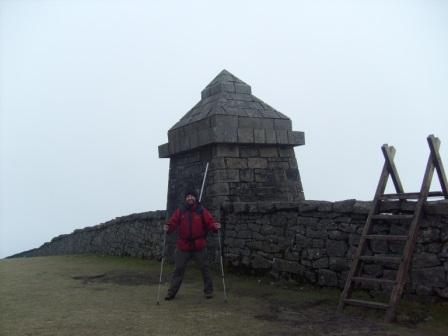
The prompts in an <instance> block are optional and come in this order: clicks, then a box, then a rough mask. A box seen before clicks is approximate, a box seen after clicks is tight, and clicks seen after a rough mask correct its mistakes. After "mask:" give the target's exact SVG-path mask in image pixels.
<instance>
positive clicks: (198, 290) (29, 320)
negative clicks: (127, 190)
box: [0, 255, 448, 336]
mask: <svg viewBox="0 0 448 336" xmlns="http://www.w3.org/2000/svg"><path fill="white" fill-rule="evenodd" d="M159 269H160V263H158V262H153V261H145V260H142V259H135V258H118V257H110V256H105V257H104V256H95V255H82V256H57V257H36V258H21V259H6V260H1V261H0V298H1V299H0V335H8V336H9V335H11V336H15V335H21V336H23V335H33V336H35V335H62V336H65V335H98V336H101V335H195V336H197V335H251V336H253V335H266V336H267V335H285V336H287V335H297V334H300V335H324V334H325V335H350V334H356V335H446V334H447V331H448V322H447V319H446V317H447V316H448V307H447V305H443V304H440V305H431V306H428V305H421V304H411V303H409V302H404V304H403V305H402V306H403V312H404V313H407V314H408V315H409V314H411V312H416V311H417V312H419V314H423V312H424V314H425V316H426V317H428V316H430V317H431V318H430V319H427V318H426V319H427V321H425V322H421V323H420V324H418V325H412V328H410V327H409V326H410V325H409V324H402V325H386V324H383V323H382V322H381V319H382V315H379V314H375V313H370V311H369V312H363V311H360V310H351V309H348V310H347V313H345V314H342V315H341V314H337V313H336V312H335V310H336V306H337V301H338V298H339V291H337V290H323V289H318V288H313V287H306V286H305V287H299V286H297V285H295V286H291V285H287V286H286V285H281V284H278V283H276V284H272V283H271V281H270V279H267V278H256V277H242V276H235V275H226V284H227V287H228V289H229V291H228V294H229V302H228V303H224V301H223V294H222V287H221V283H220V275H219V274H217V273H214V274H213V278H214V282H215V297H214V298H213V299H211V300H206V299H205V298H203V296H202V280H201V277H200V274H199V272H198V271H197V270H196V267H195V266H193V265H190V267H189V268H188V270H187V275H186V278H185V281H184V284H183V285H182V287H181V290H180V292H179V294H178V296H177V297H176V299H175V300H173V301H170V302H166V301H163V296H164V295H165V293H166V290H167V282H166V281H167V280H168V278H169V273H170V272H171V270H172V269H171V266H167V268H166V270H165V272H164V273H165V276H164V278H165V282H164V284H163V285H162V290H161V298H162V300H161V302H160V305H156V295H157V284H158V280H159ZM282 287H288V288H282ZM403 312H402V314H403ZM411 315H412V314H411ZM423 320H424V319H423Z"/></svg>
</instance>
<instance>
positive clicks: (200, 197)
mask: <svg viewBox="0 0 448 336" xmlns="http://www.w3.org/2000/svg"><path fill="white" fill-rule="evenodd" d="M207 172H208V162H207V165H206V166H205V173H204V178H203V179H202V186H201V193H200V194H199V203H201V200H202V193H203V191H204V186H205V179H206V178H207Z"/></svg>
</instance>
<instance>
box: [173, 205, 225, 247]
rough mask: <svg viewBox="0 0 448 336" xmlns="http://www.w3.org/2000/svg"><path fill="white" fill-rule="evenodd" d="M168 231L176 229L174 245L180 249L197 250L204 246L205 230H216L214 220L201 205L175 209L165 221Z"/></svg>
mask: <svg viewBox="0 0 448 336" xmlns="http://www.w3.org/2000/svg"><path fill="white" fill-rule="evenodd" d="M167 225H168V227H169V228H168V233H172V232H174V231H176V230H177V233H178V235H177V241H176V246H177V248H178V249H179V250H181V251H199V250H202V249H203V248H204V247H205V243H206V234H207V231H215V232H216V231H218V229H217V227H216V220H215V219H214V218H213V216H212V215H211V214H210V212H208V210H207V209H205V208H204V207H202V206H201V205H194V206H192V207H191V208H187V207H185V206H183V207H181V208H179V209H177V210H176V211H175V212H174V214H173V215H172V216H171V218H170V219H169V220H168V222H167Z"/></svg>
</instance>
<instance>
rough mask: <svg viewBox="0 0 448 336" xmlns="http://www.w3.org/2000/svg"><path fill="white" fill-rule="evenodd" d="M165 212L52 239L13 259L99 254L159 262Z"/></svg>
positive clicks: (108, 223) (89, 228)
mask: <svg viewBox="0 0 448 336" xmlns="http://www.w3.org/2000/svg"><path fill="white" fill-rule="evenodd" d="M165 216H166V211H150V212H143V213H138V214H132V215H129V216H123V217H117V218H115V219H113V220H110V221H108V222H105V223H103V224H99V225H95V226H92V227H86V228H84V229H79V230H75V231H73V233H71V234H64V235H60V236H58V237H55V238H53V239H52V240H51V241H50V242H48V243H45V244H43V245H42V246H41V247H39V248H36V249H33V250H30V251H25V252H22V253H19V254H16V255H14V256H12V257H34V256H47V255H65V254H82V253H98V254H106V255H114V256H133V257H142V258H158V257H160V256H161V252H162V250H161V248H160V247H161V244H160V241H161V240H162V238H163V234H162V225H163V223H164V222H165Z"/></svg>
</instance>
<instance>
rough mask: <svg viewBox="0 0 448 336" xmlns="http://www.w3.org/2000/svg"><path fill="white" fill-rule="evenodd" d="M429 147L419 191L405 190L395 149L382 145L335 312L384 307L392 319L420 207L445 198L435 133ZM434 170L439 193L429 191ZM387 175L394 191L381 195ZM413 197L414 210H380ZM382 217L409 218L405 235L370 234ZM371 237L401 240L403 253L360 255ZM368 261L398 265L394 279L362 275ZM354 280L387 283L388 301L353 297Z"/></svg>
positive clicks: (446, 187)
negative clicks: (375, 180) (373, 188)
mask: <svg viewBox="0 0 448 336" xmlns="http://www.w3.org/2000/svg"><path fill="white" fill-rule="evenodd" d="M427 140H428V145H429V149H430V154H429V159H428V163H427V166H426V170H425V174H424V176H423V181H422V185H421V189H420V192H418V193H405V192H404V190H403V186H402V184H401V181H400V178H399V176H398V171H397V169H396V166H395V163H394V161H393V159H394V156H395V149H394V148H393V147H392V146H388V145H383V146H382V147H381V149H382V152H383V156H384V159H385V162H384V166H383V169H382V172H381V175H380V179H379V182H378V186H377V189H376V192H375V196H374V198H373V201H372V207H371V209H370V211H369V214H368V216H367V219H366V222H365V225H364V228H363V231H362V234H361V237H360V241H359V244H358V248H357V250H356V252H355V255H354V257H353V262H352V265H351V268H350V271H349V273H348V276H347V280H346V283H345V286H344V289H343V291H342V294H341V298H340V301H339V305H338V311H342V310H343V309H344V306H345V305H355V306H363V307H367V308H375V309H384V310H385V311H386V315H385V320H386V322H392V321H393V320H394V319H395V315H396V310H397V306H398V304H399V302H400V298H401V295H402V293H403V289H404V286H405V284H406V280H407V275H408V272H409V268H410V266H411V261H412V252H413V250H414V247H415V243H416V240H417V235H418V229H419V223H420V220H421V217H422V213H423V206H424V204H425V202H426V199H427V198H428V197H440V196H443V197H444V198H445V199H448V183H447V179H446V175H445V171H444V168H443V164H442V160H441V158H440V155H439V147H440V140H439V139H438V138H436V137H435V136H434V135H430V136H428V138H427ZM434 170H436V172H437V175H438V178H439V181H440V185H441V188H442V191H441V192H430V191H429V189H430V187H431V181H432V178H433V175H434ZM389 176H390V177H391V179H392V181H393V184H394V187H395V190H396V194H384V191H385V189H386V185H387V181H388V178H389ZM408 199H415V200H416V202H415V207H414V213H413V214H412V215H408V214H382V213H379V211H380V208H381V202H382V201H387V200H399V201H403V200H408ZM375 220H382V221H383V222H384V221H386V222H387V221H389V220H395V221H397V220H409V221H410V226H409V232H408V234H407V235H392V234H372V233H371V232H372V229H373V221H375ZM371 240H385V241H403V242H405V246H404V250H403V254H402V255H363V253H364V252H365V250H366V245H367V242H368V241H371ZM364 261H370V262H376V261H383V262H393V263H397V264H399V266H398V271H397V274H396V278H395V279H394V280H391V279H381V278H369V277H365V276H362V275H361V271H362V262H364ZM355 282H373V283H379V284H388V285H391V286H392V291H391V294H390V298H389V303H383V302H376V301H365V300H358V299H353V298H352V297H351V296H352V290H353V284H354V283H355Z"/></svg>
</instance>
